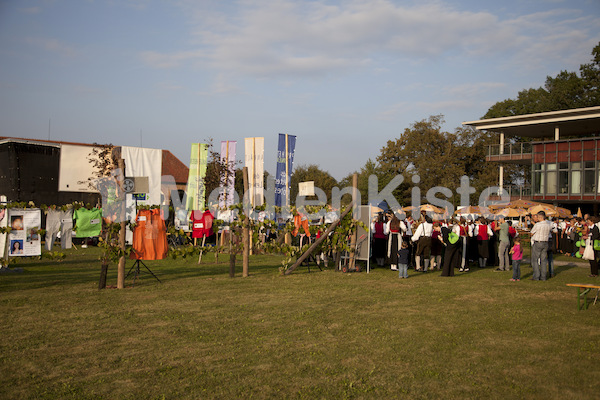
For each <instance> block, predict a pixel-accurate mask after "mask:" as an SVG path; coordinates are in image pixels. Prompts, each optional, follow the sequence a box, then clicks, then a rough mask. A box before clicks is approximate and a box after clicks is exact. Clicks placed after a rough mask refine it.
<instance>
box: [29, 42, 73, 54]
mask: <svg viewBox="0 0 600 400" xmlns="http://www.w3.org/2000/svg"><path fill="white" fill-rule="evenodd" d="M25 42H26V43H29V44H30V45H33V46H36V47H39V48H42V49H44V50H46V51H48V52H51V53H57V54H61V55H63V56H66V57H74V56H75V54H76V51H75V49H74V48H72V47H71V46H68V45H66V44H65V43H62V42H61V41H59V40H57V39H53V38H26V39H25Z"/></svg>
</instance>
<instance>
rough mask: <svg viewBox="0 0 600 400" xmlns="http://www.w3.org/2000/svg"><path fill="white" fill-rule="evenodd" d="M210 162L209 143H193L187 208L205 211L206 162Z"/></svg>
mask: <svg viewBox="0 0 600 400" xmlns="http://www.w3.org/2000/svg"><path fill="white" fill-rule="evenodd" d="M207 162H208V145H207V144H206V143H192V152H191V156H190V173H189V175H188V182H187V187H186V194H187V200H186V203H185V208H186V210H187V211H188V213H189V212H191V211H193V210H198V211H204V208H205V203H206V193H205V185H204V178H205V177H206V164H207Z"/></svg>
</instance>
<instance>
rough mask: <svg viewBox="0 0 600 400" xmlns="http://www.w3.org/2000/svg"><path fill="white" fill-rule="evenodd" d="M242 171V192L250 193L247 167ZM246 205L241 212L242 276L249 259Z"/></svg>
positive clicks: (248, 223) (246, 270)
mask: <svg viewBox="0 0 600 400" xmlns="http://www.w3.org/2000/svg"><path fill="white" fill-rule="evenodd" d="M242 171H243V178H244V193H250V192H249V191H248V189H249V188H248V185H249V183H248V167H244V169H243V170H242ZM245 211H246V207H245V206H244V207H242V212H243V213H244V214H245V215H244V216H243V218H244V223H243V227H242V242H243V243H242V245H243V248H244V251H243V253H242V276H243V277H244V278H245V277H247V276H248V265H249V259H250V227H249V226H250V221H249V217H250V216H249V215H247V214H246V212H245Z"/></svg>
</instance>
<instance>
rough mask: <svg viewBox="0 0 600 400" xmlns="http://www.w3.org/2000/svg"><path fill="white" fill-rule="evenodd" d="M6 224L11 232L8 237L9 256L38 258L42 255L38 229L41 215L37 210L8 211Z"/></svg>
mask: <svg viewBox="0 0 600 400" xmlns="http://www.w3.org/2000/svg"><path fill="white" fill-rule="evenodd" d="M8 223H9V224H10V227H11V231H10V234H9V235H8V240H9V248H8V255H9V256H15V257H18V256H39V255H41V254H42V241H41V238H40V234H39V229H40V227H41V223H42V213H41V211H40V210H39V209H37V208H36V209H29V210H23V209H10V210H8Z"/></svg>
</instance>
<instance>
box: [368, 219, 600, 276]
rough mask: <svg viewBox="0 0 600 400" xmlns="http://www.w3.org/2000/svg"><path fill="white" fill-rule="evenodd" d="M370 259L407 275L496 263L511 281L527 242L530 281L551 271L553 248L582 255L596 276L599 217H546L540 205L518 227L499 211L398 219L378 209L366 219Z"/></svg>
mask: <svg viewBox="0 0 600 400" xmlns="http://www.w3.org/2000/svg"><path fill="white" fill-rule="evenodd" d="M371 232H372V259H374V261H375V263H372V264H371V265H373V266H377V267H379V268H387V265H389V268H390V269H391V270H393V271H398V275H399V277H400V278H408V270H409V269H414V271H415V272H421V273H426V272H428V271H432V270H441V271H442V273H441V276H454V274H455V270H458V271H459V272H468V271H470V270H471V268H474V267H477V268H486V267H496V268H495V271H499V272H501V271H510V270H511V267H512V272H513V274H512V277H511V278H510V280H511V281H513V282H516V281H520V280H521V268H520V265H521V262H522V260H523V246H524V243H526V242H527V241H529V243H530V245H531V266H532V269H533V275H532V277H531V279H532V280H534V281H538V280H539V281H545V280H546V279H549V278H552V277H553V276H554V274H555V269H554V257H553V255H554V254H555V253H560V254H564V255H567V256H571V257H577V258H582V259H583V260H586V261H589V263H590V271H591V272H590V277H597V276H598V261H599V259H600V223H599V219H598V218H596V217H593V216H589V215H585V216H584V217H583V218H571V219H557V218H553V219H548V218H547V217H546V213H545V212H544V211H540V212H538V213H537V214H534V215H532V216H531V217H528V218H527V219H526V221H525V227H524V229H523V230H521V231H520V232H519V230H518V229H516V227H515V226H513V224H512V221H510V220H508V219H505V218H504V217H502V216H499V217H498V219H492V220H488V219H486V218H484V217H480V218H478V219H476V220H467V219H465V218H457V219H452V220H444V221H433V220H432V219H431V217H430V216H429V215H428V214H427V213H426V212H424V211H423V212H421V214H420V218H419V219H418V220H414V219H413V218H412V216H410V215H409V216H407V217H406V218H404V219H402V220H400V219H398V217H397V216H396V215H395V214H394V213H393V212H392V211H388V212H386V213H378V214H377V215H376V216H375V217H374V218H373V220H372V222H371Z"/></svg>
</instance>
